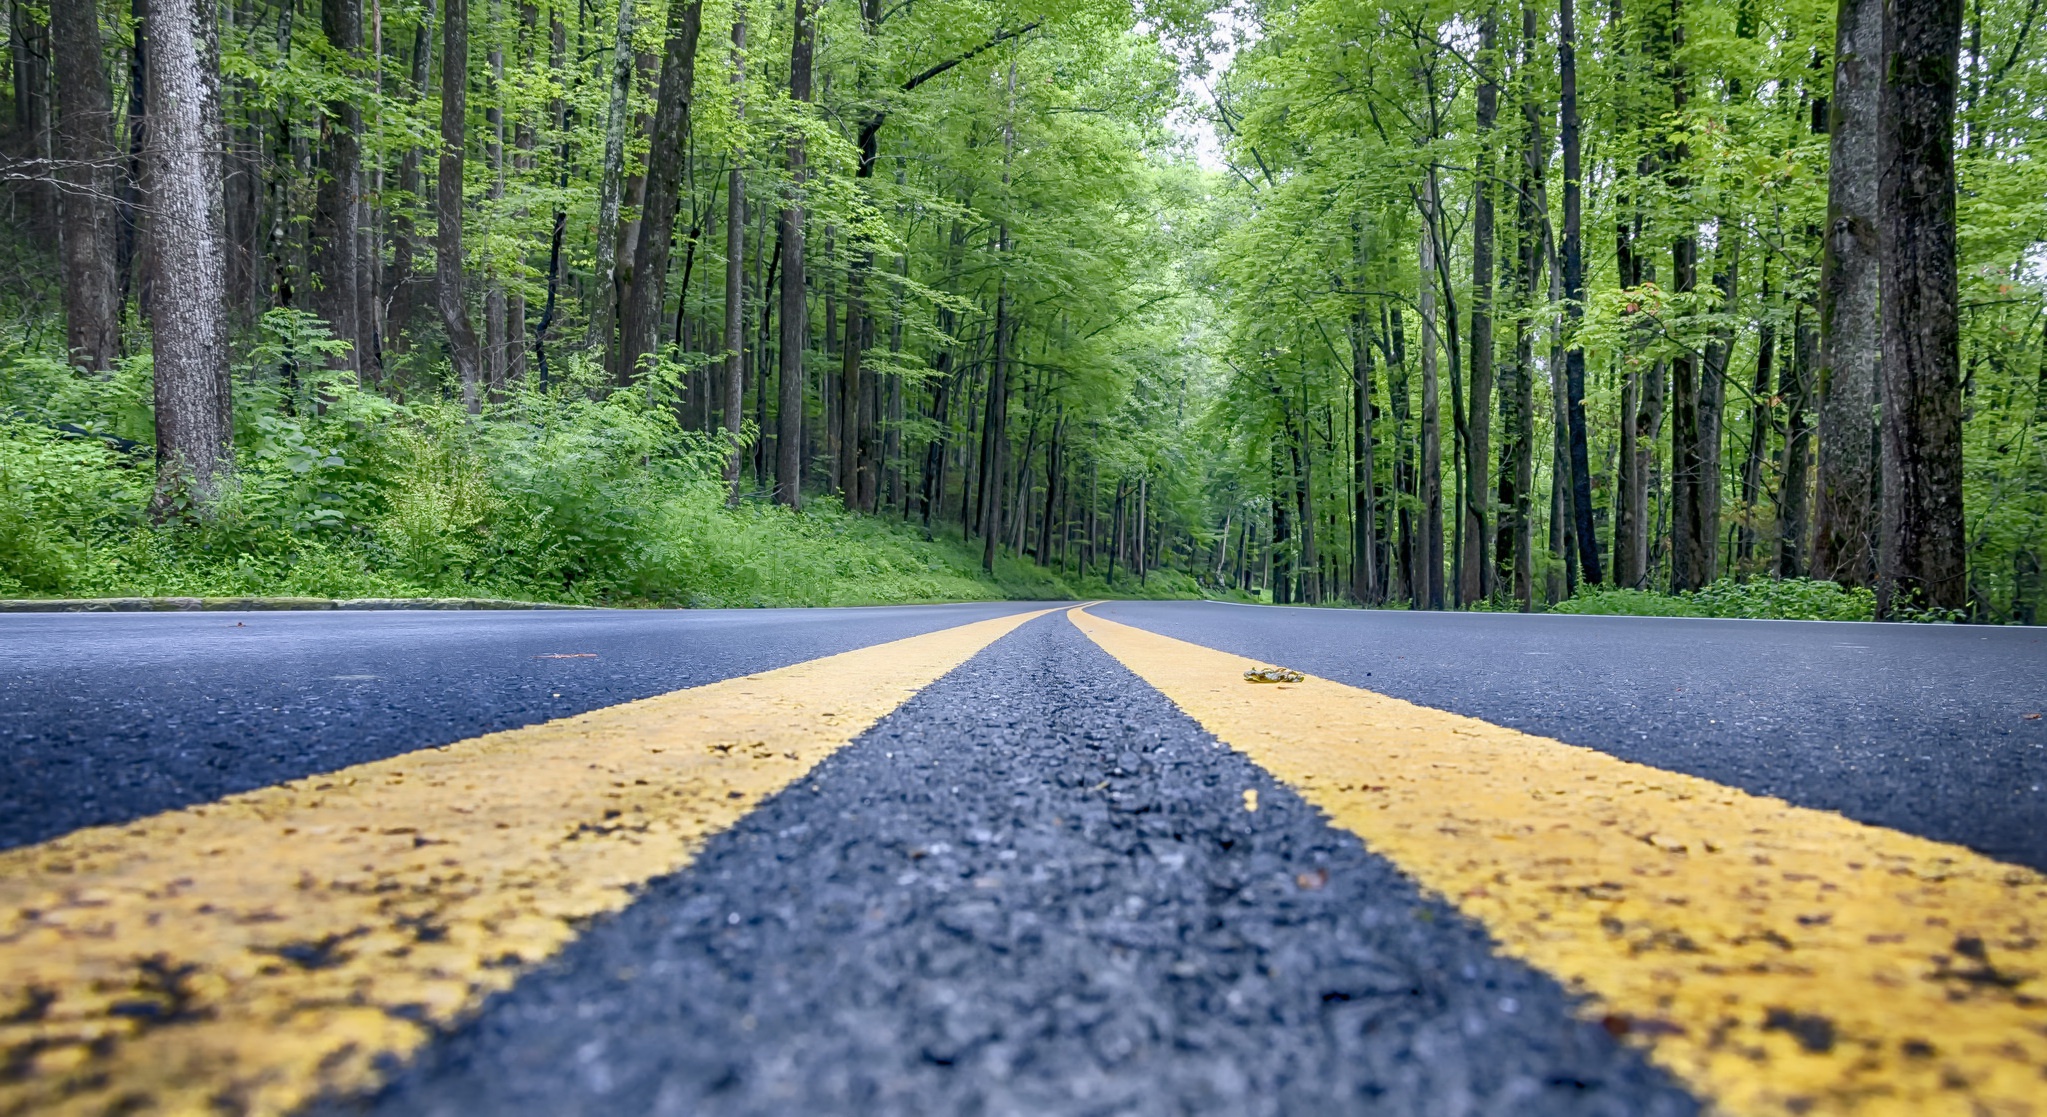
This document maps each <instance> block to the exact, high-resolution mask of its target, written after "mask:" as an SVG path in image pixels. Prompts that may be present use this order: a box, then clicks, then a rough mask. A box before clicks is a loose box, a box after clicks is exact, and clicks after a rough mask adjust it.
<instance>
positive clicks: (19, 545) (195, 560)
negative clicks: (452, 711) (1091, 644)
mask: <svg viewBox="0 0 2047 1117" xmlns="http://www.w3.org/2000/svg"><path fill="white" fill-rule="evenodd" d="M332 344H333V343H332V342H331V340H329V339H328V338H327V335H326V331H325V329H324V327H322V326H321V325H320V324H319V322H318V321H317V320H313V319H310V318H309V317H307V316H305V315H303V314H300V313H298V312H293V311H273V312H272V313H271V314H270V315H268V316H266V317H265V318H264V319H263V321H262V323H261V324H260V328H259V330H258V337H257V339H256V340H255V342H253V343H252V344H251V346H250V356H249V359H248V360H247V361H246V362H245V363H244V364H243V365H242V366H241V367H239V368H238V369H237V370H236V383H235V392H236V416H235V455H236V469H235V473H234V480H233V483H232V485H231V486H230V487H229V489H228V490H227V492H226V493H225V495H224V496H223V498H222V499H221V500H220V501H219V503H218V504H217V505H216V506H215V507H213V508H212V509H210V510H209V513H208V515H207V516H206V517H205V518H204V519H201V520H195V521H192V522H176V523H169V524H162V525H158V524H153V523H151V522H150V521H149V520H148V519H147V518H145V516H144V515H143V511H142V510H143V508H144V507H145V506H146V504H147V502H148V499H149V494H150V492H151V489H152V485H153V483H154V465H153V459H152V456H151V452H150V448H149V447H148V446H147V445H146V444H142V445H138V443H144V442H146V440H147V439H148V438H149V437H151V434H152V426H151V423H150V420H149V411H148V408H149V402H150V401H149V379H148V377H149V366H148V362H147V360H146V359H144V360H141V361H135V362H129V363H128V364H126V365H124V366H123V367H122V368H121V369H120V370H118V371H117V372H116V373H115V374H113V375H112V376H110V377H107V378H89V377H82V376H79V375H77V374H76V373H75V372H73V371H72V370H69V369H65V368H63V367H62V366H61V365H58V364H56V363H54V362H48V361H38V360H31V359H27V358H24V357H21V356H20V355H18V354H9V353H7V352H5V351H0V595H29V596H129V595H133V596H165V595H193V596H206V595H236V596H240V595H305V596H332V597H356V596H376V597H385V596H390V597H410V596H500V597H516V598H527V599H536V600H550V601H564V602H579V603H607V604H664V605H691V606H739V607H745V606H762V605H854V604H883V603H899V602H917V601H945V600H962V599H976V598H979V599H985V598H990V597H1004V596H1007V597H1018V598H1039V599H1070V598H1074V597H1077V596H1081V595H1083V594H1084V595H1086V596H1091V597H1129V596H1172V597H1185V596H1198V592H1197V587H1195V585H1194V584H1193V582H1192V581H1191V580H1190V579H1188V578H1187V577H1186V576H1184V575H1181V574H1177V573H1172V572H1159V571H1155V572H1153V573H1152V574H1151V575H1150V576H1149V577H1148V578H1146V579H1145V581H1144V583H1143V584H1141V585H1140V584H1139V583H1138V582H1137V580H1136V579H1135V578H1132V577H1130V576H1129V575H1128V574H1127V573H1119V575H1118V577H1117V579H1116V582H1115V584H1114V585H1107V584H1104V583H1103V581H1102V579H1101V578H1100V577H1099V576H1096V577H1091V578H1085V579H1082V578H1072V579H1069V578H1065V577H1062V576H1061V575H1060V574H1059V573H1058V572H1056V571H1054V570H1051V569H1048V568H1046V567H1042V566H1039V565H1037V564H1036V563H1033V562H1030V561H1029V560H1027V559H1019V558H1016V557H1013V556H1004V557H1003V558H1002V559H1001V560H1000V561H999V562H998V563H997V569H996V571H995V573H994V575H993V576H990V575H988V574H986V573H985V572H983V571H982V570H981V567H980V548H979V546H978V544H975V545H973V546H968V545H966V544H963V543H961V542H960V541H958V540H957V538H950V537H947V536H944V535H940V536H939V537H937V538H931V537H929V536H927V535H926V534H925V533H924V532H923V531H922V529H921V528H920V527H916V526H913V525H909V524H906V523H903V522H901V521H899V520H896V519H894V518H892V517H886V516H862V515H855V514H852V513H848V512H847V511H845V510H844V509H843V508H842V507H840V505H839V504H838V503H837V502H836V501H834V500H829V499H822V500H813V501H812V502H810V503H809V504H808V505H807V506H806V507H805V508H804V509H803V511H801V512H800V513H799V512H794V511H791V510H790V509H788V508H785V507H781V506H779V505H773V504H767V503H764V502H760V501H754V500H748V501H742V502H740V503H739V504H738V505H736V506H733V505H729V504H728V502H727V500H726V490H725V485H724V482H723V481H722V480H721V479H720V476H719V472H720V470H719V466H720V461H721V458H722V445H723V444H722V441H719V440H714V439H712V438H710V437H707V436H705V435H703V434H700V433H697V432H691V431H684V430H682V429H681V428H680V427H679V426H678V424H677V423H676V421H675V418H674V415H673V413H672V412H671V411H670V410H668V409H666V408H658V407H650V406H648V405H647V403H646V393H644V392H641V391H638V390H633V391H612V390H609V389H605V388H601V387H597V386H596V383H597V382H596V381H595V380H594V379H592V378H590V377H583V378H581V379H578V378H577V377H576V375H575V373H576V370H575V369H574V368H573V367H572V368H571V369H570V370H569V371H568V372H567V373H565V375H564V381H565V386H564V387H563V388H562V389H560V390H558V391H557V392H555V393H553V394H548V395H543V394H540V393H537V392H524V393H521V394H518V395H516V396H515V397H514V398H512V399H509V400H507V401H505V402H504V403H502V404H499V405H497V406H494V407H491V408H488V409H487V410H486V412H485V414H483V415H481V416H472V415H469V414H467V413H466V412H464V411H463V410H462V409H461V408H460V407H459V406H458V405H456V404H454V403H452V402H449V401H446V400H441V399H431V398H430V399H423V400H419V399H415V400H411V401H408V402H405V403H402V404H401V403H395V402H393V401H391V400H390V399H388V398H386V397H384V396H382V395H380V394H377V393H374V392H365V391H362V390H360V389H358V388H356V387H355V386H354V385H353V384H352V383H350V382H348V381H347V380H343V379H337V378H334V377H332V376H329V375H327V374H325V373H323V372H320V371H318V370H317V369H316V368H308V367H301V366H309V365H316V364H318V363H319V362H320V361H321V359H322V354H323V353H324V352H325V351H326V350H327V349H329V348H331V347H332ZM285 368H291V369H294V370H295V371H292V372H291V374H290V375H289V376H287V375H285V374H284V373H283V372H281V371H280V369H285ZM63 427H70V428H74V429H71V430H65V429H61V428H63ZM81 432H82V433H81ZM721 437H722V436H721Z"/></svg>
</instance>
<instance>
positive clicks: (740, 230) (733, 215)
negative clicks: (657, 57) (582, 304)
mask: <svg viewBox="0 0 2047 1117" xmlns="http://www.w3.org/2000/svg"><path fill="white" fill-rule="evenodd" d="M745 57H746V9H745V8H743V7H740V8H734V9H733V14H732V79H731V80H732V87H733V89H734V91H735V92H734V93H733V96H732V111H733V114H734V117H735V119H741V118H743V117H744V115H745V111H746V109H745V105H744V103H743V102H742V99H741V97H740V95H739V93H738V92H737V91H738V90H740V89H742V88H744V83H745V81H746V74H745V69H744V66H745ZM739 160H740V153H739V152H738V151H734V152H733V153H732V167H731V169H730V170H729V171H728V172H727V174H726V180H727V181H726V185H725V392H724V396H725V399H724V403H725V437H726V438H727V439H728V440H729V442H730V445H729V446H728V447H727V448H726V452H725V486H726V489H727V490H728V493H727V497H726V499H728V500H730V501H732V502H733V503H737V502H738V501H739V475H740V468H739V466H740V451H739V436H740V432H741V424H740V417H741V415H742V414H743V412H744V411H745V409H746V408H745V404H746V353H745V349H746V176H745V174H744V173H743V172H742V171H741V170H740V168H739ZM656 305H657V308H658V306H659V304H656ZM756 436H757V437H760V438H766V437H767V432H766V431H759V432H757V435H756Z"/></svg>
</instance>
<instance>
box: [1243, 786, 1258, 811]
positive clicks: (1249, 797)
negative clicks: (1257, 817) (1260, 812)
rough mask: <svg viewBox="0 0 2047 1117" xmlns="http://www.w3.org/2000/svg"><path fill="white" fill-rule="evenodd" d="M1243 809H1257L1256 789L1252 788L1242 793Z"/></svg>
mask: <svg viewBox="0 0 2047 1117" xmlns="http://www.w3.org/2000/svg"><path fill="white" fill-rule="evenodd" d="M1244 809H1245V810H1247V811H1255V810H1257V809H1258V789H1257V788H1255V787H1254V788H1251V789H1249V790H1247V791H1245V792H1244Z"/></svg>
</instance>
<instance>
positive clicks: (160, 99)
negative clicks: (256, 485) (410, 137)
mask: <svg viewBox="0 0 2047 1117" xmlns="http://www.w3.org/2000/svg"><path fill="white" fill-rule="evenodd" d="M148 31H149V40H150V47H149V66H148V71H147V72H148V82H149V89H148V93H147V105H148V112H149V132H148V141H147V142H148V146H147V148H146V149H145V152H144V156H145V165H146V173H147V176H148V182H149V186H150V201H151V207H150V221H149V234H150V246H149V247H150V257H151V261H152V265H153V267H154V270H155V302H154V305H153V307H152V311H153V313H152V314H151V315H150V325H151V330H152V340H153V342H154V346H155V348H154V352H155V361H156V392H155V399H156V468H157V477H156V496H155V501H154V506H155V510H156V512H157V514H158V515H159V516H165V515H170V514H173V513H175V512H176V511H178V510H179V509H181V508H186V507H190V508H194V509H198V510H201V511H202V512H203V510H204V509H205V508H206V506H207V505H209V504H211V503H212V502H213V501H214V500H215V499H216V498H217V497H218V496H219V495H220V491H221V488H222V486H223V485H224V484H225V483H226V481H227V479H228V475H229V474H230V472H231V471H232V470H233V468H234V445H233V442H232V435H233V429H234V422H233V418H234V417H233V412H232V409H231V398H230V395H229V381H228V355H227V214H226V211H225V208H224V202H223V198H222V193H221V162H220V160H221V143H222V138H223V130H222V126H221V113H220V61H219V50H220V40H219V25H218V23H217V22H216V19H215V6H214V4H213V2H212V0H152V2H151V4H150V6H149V24H148Z"/></svg>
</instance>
